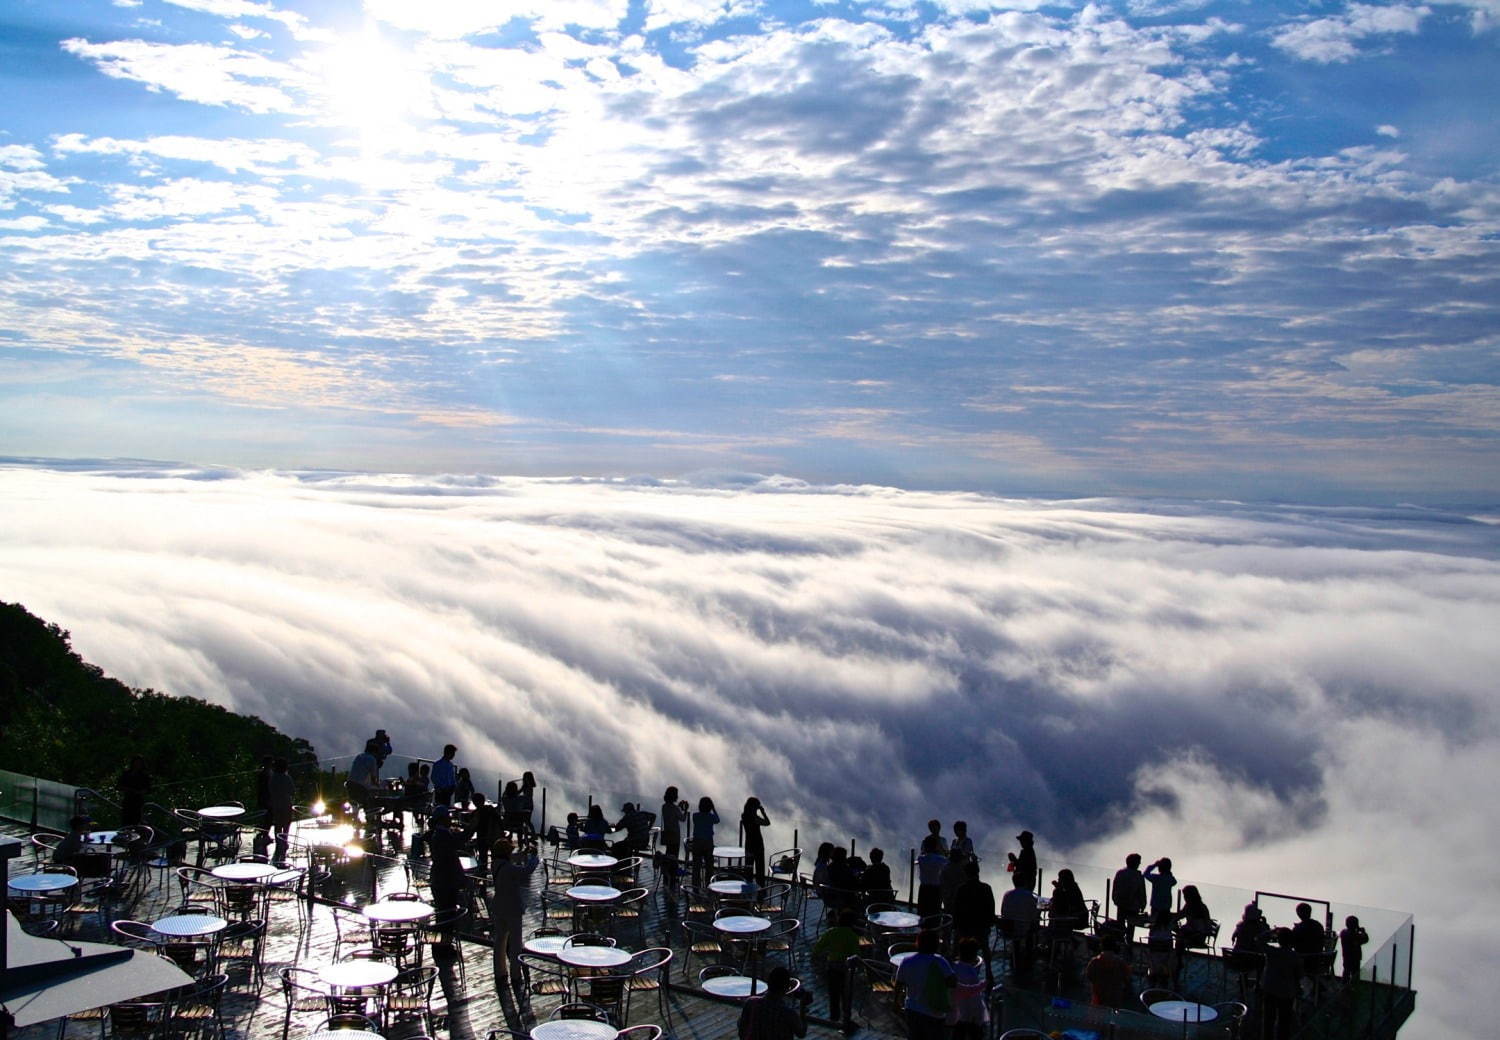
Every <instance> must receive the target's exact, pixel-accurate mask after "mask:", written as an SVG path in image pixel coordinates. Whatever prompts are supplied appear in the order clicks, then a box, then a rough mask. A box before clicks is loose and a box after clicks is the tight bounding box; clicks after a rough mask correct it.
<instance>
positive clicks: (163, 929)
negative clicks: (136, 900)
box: [151, 914, 229, 939]
mask: <svg viewBox="0 0 1500 1040" xmlns="http://www.w3.org/2000/svg"><path fill="white" fill-rule="evenodd" d="M228 927H229V922H228V921H226V920H224V918H222V917H215V916H214V915H213V914H173V915H172V916H171V917H163V918H162V919H161V920H160V921H155V922H153V923H152V925H151V930H152V931H153V932H155V933H157V934H158V935H170V936H172V937H173V938H174V939H196V938H198V937H200V936H204V935H213V934H215V933H217V932H222V931H223V930H224V929H225V928H228Z"/></svg>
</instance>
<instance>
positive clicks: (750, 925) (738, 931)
mask: <svg viewBox="0 0 1500 1040" xmlns="http://www.w3.org/2000/svg"><path fill="white" fill-rule="evenodd" d="M714 927H715V928H717V929H718V930H719V931H721V932H727V933H729V934H730V935H754V934H755V933H756V932H763V931H765V930H766V929H767V928H769V927H771V922H770V920H768V919H767V918H764V917H751V916H750V915H749V914H736V915H734V916H732V917H721V918H719V919H718V920H716V921H715V922H714Z"/></svg>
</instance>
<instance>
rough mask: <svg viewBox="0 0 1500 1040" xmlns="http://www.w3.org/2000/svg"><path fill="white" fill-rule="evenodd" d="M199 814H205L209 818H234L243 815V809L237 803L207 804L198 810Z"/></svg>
mask: <svg viewBox="0 0 1500 1040" xmlns="http://www.w3.org/2000/svg"><path fill="white" fill-rule="evenodd" d="M198 815H199V816H207V817H208V818H209V819H210V820H235V819H238V818H239V817H241V816H244V815H245V810H244V808H243V807H242V806H238V805H208V806H204V807H203V808H202V809H199V810H198Z"/></svg>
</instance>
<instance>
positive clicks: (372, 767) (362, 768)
mask: <svg viewBox="0 0 1500 1040" xmlns="http://www.w3.org/2000/svg"><path fill="white" fill-rule="evenodd" d="M379 787H380V770H379V767H378V766H376V764H375V741H374V740H367V741H365V749H364V750H363V751H362V752H360V753H359V754H357V755H355V756H354V758H353V760H352V761H351V762H350V763H349V778H348V779H347V780H346V781H345V782H344V792H345V793H346V794H347V795H348V797H349V804H350V805H352V806H354V808H355V810H356V813H355V815H356V816H357V815H358V814H359V811H360V810H362V811H363V812H364V823H365V826H366V827H369V826H370V824H371V823H372V822H374V821H372V820H371V819H370V815H371V813H372V812H373V811H374V810H373V808H372V806H373V799H374V797H375V792H376V790H377V789H378V788H379Z"/></svg>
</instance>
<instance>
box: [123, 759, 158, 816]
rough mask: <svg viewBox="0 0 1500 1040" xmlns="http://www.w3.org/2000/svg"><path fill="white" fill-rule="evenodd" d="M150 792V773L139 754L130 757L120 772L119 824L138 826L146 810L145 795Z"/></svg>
mask: <svg viewBox="0 0 1500 1040" xmlns="http://www.w3.org/2000/svg"><path fill="white" fill-rule="evenodd" d="M150 793H151V774H150V773H148V772H147V771H146V760H145V759H144V758H142V757H141V756H140V755H132V756H131V757H130V765H129V766H127V767H126V769H125V772H123V773H121V774H120V826H122V827H130V826H138V825H139V824H140V823H141V821H142V819H143V817H144V815H145V812H146V796H147V795H149V794H150Z"/></svg>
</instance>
